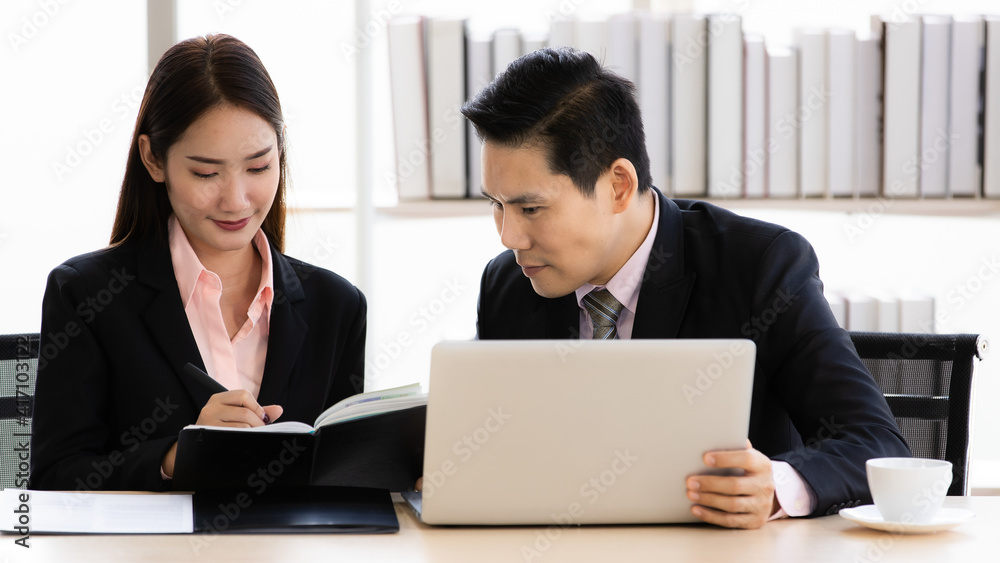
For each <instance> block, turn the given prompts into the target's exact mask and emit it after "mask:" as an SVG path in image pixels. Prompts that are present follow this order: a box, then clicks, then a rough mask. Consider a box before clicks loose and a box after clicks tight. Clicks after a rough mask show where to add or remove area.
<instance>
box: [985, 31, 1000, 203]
mask: <svg viewBox="0 0 1000 563" xmlns="http://www.w3.org/2000/svg"><path fill="white" fill-rule="evenodd" d="M985 80H986V89H985V94H984V96H985V99H984V100H983V106H984V108H983V114H984V115H983V161H982V162H983V196H984V197H989V198H997V197H1000V18H994V17H988V18H986V73H985Z"/></svg>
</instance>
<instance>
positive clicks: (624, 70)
mask: <svg viewBox="0 0 1000 563" xmlns="http://www.w3.org/2000/svg"><path fill="white" fill-rule="evenodd" d="M607 30H608V31H607V32H608V54H607V65H606V66H607V67H608V69H610V70H611V71H612V72H614V73H615V74H617V75H619V76H622V77H624V78H626V79H628V80H629V81H630V82H632V83H633V84H636V83H638V81H639V72H638V58H639V54H638V51H639V41H638V37H639V25H638V21H637V20H636V16H635V14H632V13H627V14H616V15H613V16H611V17H610V18H609V19H608V22H607Z"/></svg>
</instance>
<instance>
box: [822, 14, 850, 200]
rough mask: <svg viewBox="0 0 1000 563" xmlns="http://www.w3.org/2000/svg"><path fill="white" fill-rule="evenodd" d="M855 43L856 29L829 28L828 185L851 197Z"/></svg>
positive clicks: (832, 190) (834, 191) (837, 194)
mask: <svg viewBox="0 0 1000 563" xmlns="http://www.w3.org/2000/svg"><path fill="white" fill-rule="evenodd" d="M856 44H857V40H856V39H855V36H854V31H853V30H830V32H829V34H828V35H827V47H828V53H827V57H828V58H827V61H828V68H827V72H828V76H827V84H829V92H830V101H829V104H828V108H829V113H828V116H827V118H828V123H829V126H828V128H827V133H828V136H827V151H828V152H827V185H828V187H829V193H830V195H831V196H833V197H851V196H853V195H854V194H855V189H856V184H855V180H856V179H857V171H856V160H855V150H856V149H855V147H856V145H857V140H858V135H857V130H856V128H855V126H856V124H857V116H856V111H857V109H856V108H857V106H856V96H857V88H856V86H855V79H856V77H857V68H856V66H855V63H856V56H857V55H856Z"/></svg>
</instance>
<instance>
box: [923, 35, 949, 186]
mask: <svg viewBox="0 0 1000 563" xmlns="http://www.w3.org/2000/svg"><path fill="white" fill-rule="evenodd" d="M921 20H922V21H921V22H922V24H923V30H922V38H923V39H922V43H923V53H922V55H921V56H922V58H923V65H922V69H921V72H922V75H921V78H920V80H921V90H920V196H921V197H927V198H931V197H945V195H947V193H948V150H949V142H948V92H949V88H948V82H949V72H948V66H949V61H950V51H951V17H950V16H923V17H922V18H921Z"/></svg>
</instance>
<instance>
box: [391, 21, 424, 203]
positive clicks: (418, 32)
mask: <svg viewBox="0 0 1000 563" xmlns="http://www.w3.org/2000/svg"><path fill="white" fill-rule="evenodd" d="M423 28H424V21H423V18H422V17H420V16H397V17H394V18H393V19H392V20H390V22H389V26H388V41H389V83H390V90H391V98H392V120H393V125H394V128H393V129H394V134H395V135H394V145H395V149H396V176H395V183H396V189H397V191H398V194H399V199H400V200H422V199H427V198H428V197H430V193H431V188H430V185H431V184H430V178H431V174H430V162H429V160H430V159H429V154H428V153H429V150H430V147H429V144H430V138H429V135H428V123H427V83H426V76H427V75H426V72H425V51H424V33H423Z"/></svg>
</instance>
